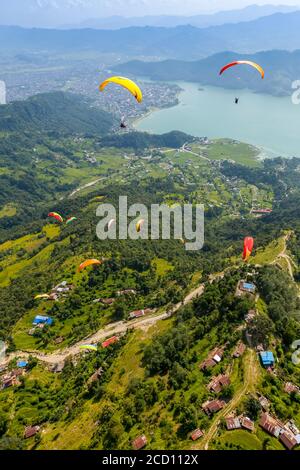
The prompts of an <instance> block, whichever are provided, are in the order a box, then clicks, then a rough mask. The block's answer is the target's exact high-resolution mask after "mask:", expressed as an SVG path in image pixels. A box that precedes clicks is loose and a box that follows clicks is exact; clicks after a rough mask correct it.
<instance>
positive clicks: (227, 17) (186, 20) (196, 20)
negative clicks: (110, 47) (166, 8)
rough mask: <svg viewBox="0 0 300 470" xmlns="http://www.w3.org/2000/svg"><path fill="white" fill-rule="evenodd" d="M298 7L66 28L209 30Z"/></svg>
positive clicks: (101, 21) (100, 21)
mask: <svg viewBox="0 0 300 470" xmlns="http://www.w3.org/2000/svg"><path fill="white" fill-rule="evenodd" d="M297 9H298V8H297V7H296V6H287V5H249V6H248V7H246V8H242V9H241V10H226V11H220V12H217V13H213V14H202V15H194V16H177V15H156V16H155V15H153V16H136V17H128V18H127V17H124V16H109V17H107V18H89V19H87V20H84V21H82V22H80V23H79V24H78V25H68V26H65V28H70V27H72V28H74V27H78V28H95V29H122V28H129V27H131V26H141V27H142V26H156V27H165V28H174V27H176V26H181V25H191V26H195V27H197V28H208V27H209V26H217V25H222V24H225V23H240V22H242V21H253V20H256V19H258V18H261V17H263V16H270V15H273V14H275V13H290V12H292V11H296V10H297Z"/></svg>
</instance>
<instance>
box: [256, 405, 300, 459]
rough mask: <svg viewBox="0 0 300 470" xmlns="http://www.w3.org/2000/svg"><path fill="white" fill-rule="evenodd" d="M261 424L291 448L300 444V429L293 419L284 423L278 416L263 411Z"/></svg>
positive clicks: (265, 429)
mask: <svg viewBox="0 0 300 470" xmlns="http://www.w3.org/2000/svg"><path fill="white" fill-rule="evenodd" d="M259 424H260V426H261V427H262V428H263V429H264V431H266V432H267V433H268V434H270V435H271V436H273V437H276V438H277V439H279V441H280V442H281V443H282V444H283V445H284V446H285V447H286V448H287V449H289V450H292V449H293V448H294V447H296V446H297V445H298V444H300V431H299V429H298V428H297V427H296V426H295V423H294V422H293V421H288V422H287V423H286V424H284V423H282V422H281V421H280V420H279V419H277V418H276V417H274V416H271V415H270V414H269V413H267V412H265V413H262V415H261V418H260V422H259Z"/></svg>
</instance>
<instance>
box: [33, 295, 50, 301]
mask: <svg viewBox="0 0 300 470" xmlns="http://www.w3.org/2000/svg"><path fill="white" fill-rule="evenodd" d="M49 298H50V295H48V294H39V295H36V296H35V298H34V300H38V299H49Z"/></svg>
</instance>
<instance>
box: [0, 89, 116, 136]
mask: <svg viewBox="0 0 300 470" xmlns="http://www.w3.org/2000/svg"><path fill="white" fill-rule="evenodd" d="M113 125H114V118H113V117H112V116H111V115H110V114H109V113H107V112H105V111H101V110H96V109H93V108H91V107H90V105H89V103H85V102H83V100H82V97H79V96H77V95H72V94H70V93H63V92H54V93H45V94H39V95H36V96H33V97H31V98H29V99H27V100H26V101H15V102H13V103H10V104H8V105H4V106H0V131H17V132H22V131H31V132H32V131H50V130H51V131H58V132H60V133H70V134H75V133H80V134H95V135H104V134H106V133H108V132H109V131H110V130H111V129H112V127H113Z"/></svg>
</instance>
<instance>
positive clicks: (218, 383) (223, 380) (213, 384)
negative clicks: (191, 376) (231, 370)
mask: <svg viewBox="0 0 300 470" xmlns="http://www.w3.org/2000/svg"><path fill="white" fill-rule="evenodd" d="M229 385H230V378H229V377H228V376H227V375H222V374H220V375H218V376H216V377H213V378H212V380H211V381H210V382H209V384H208V385H207V389H208V391H209V392H213V393H220V392H221V391H222V390H223V389H224V388H225V387H228V386H229Z"/></svg>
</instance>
